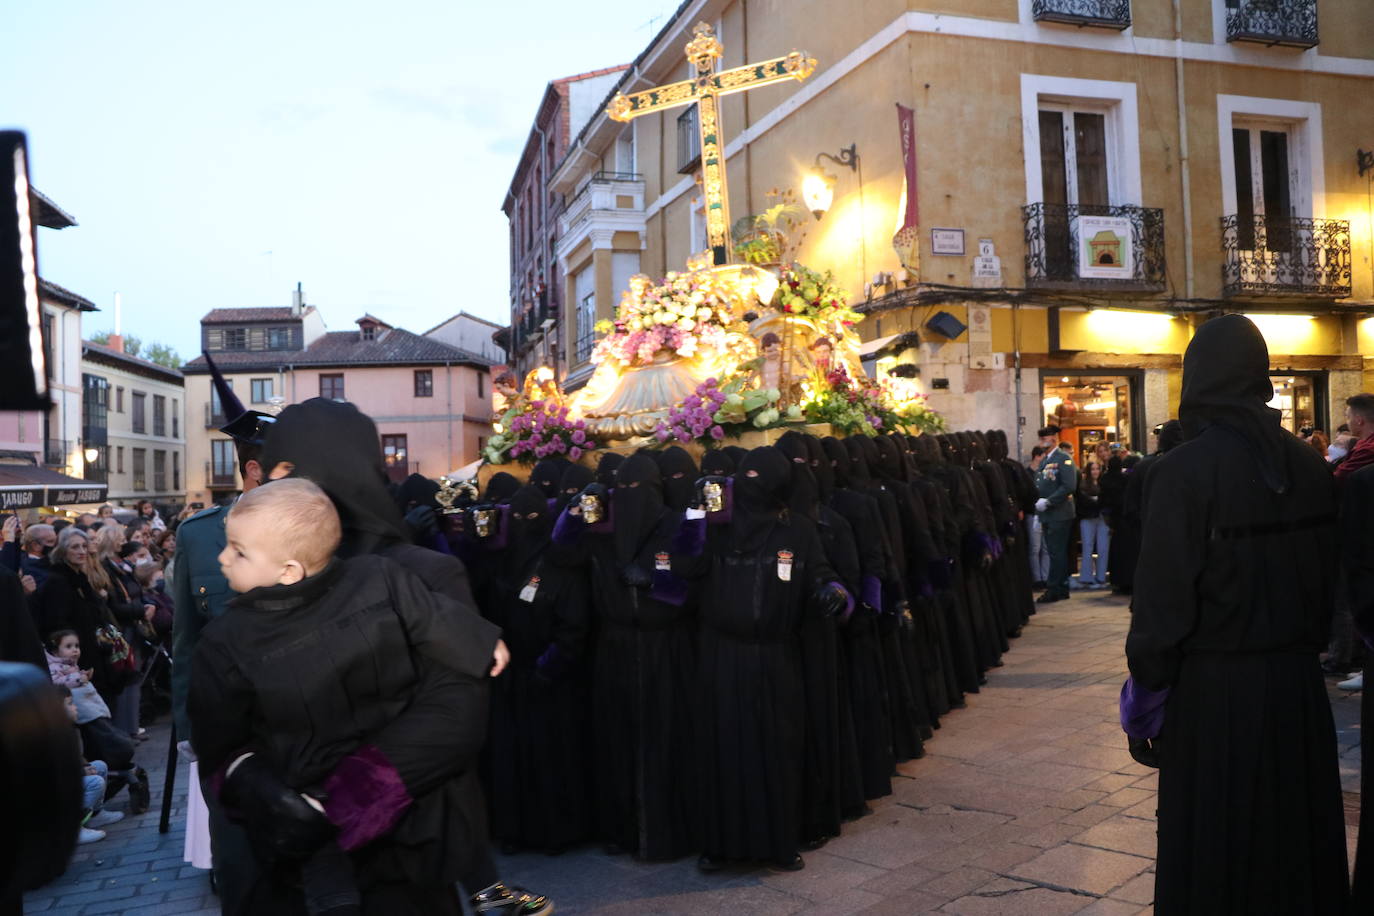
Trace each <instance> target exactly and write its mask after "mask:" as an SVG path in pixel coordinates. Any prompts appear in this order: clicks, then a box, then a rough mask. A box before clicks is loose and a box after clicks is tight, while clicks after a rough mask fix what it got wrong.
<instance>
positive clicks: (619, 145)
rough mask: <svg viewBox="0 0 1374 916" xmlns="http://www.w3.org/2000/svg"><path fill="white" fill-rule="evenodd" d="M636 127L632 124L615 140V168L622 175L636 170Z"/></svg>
mask: <svg viewBox="0 0 1374 916" xmlns="http://www.w3.org/2000/svg"><path fill="white" fill-rule="evenodd" d="M636 164H637V163H636V162H635V128H634V125H633V124H631V125H630V126H629V127H627V128H625V131H624V132H623V133H621V135H620V137H619V138H618V139H617V140H616V141H615V170H616V171H617V172H620V173H621V174H622V175H633V174H634V172H635V165H636Z"/></svg>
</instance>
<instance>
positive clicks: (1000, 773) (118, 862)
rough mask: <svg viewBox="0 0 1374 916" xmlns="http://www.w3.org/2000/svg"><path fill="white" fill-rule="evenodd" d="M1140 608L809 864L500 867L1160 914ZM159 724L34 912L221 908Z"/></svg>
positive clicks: (945, 752) (1054, 621) (1039, 629)
mask: <svg viewBox="0 0 1374 916" xmlns="http://www.w3.org/2000/svg"><path fill="white" fill-rule="evenodd" d="M1127 621H1128V612H1127V609H1126V604H1125V601H1124V600H1123V599H1120V598H1114V597H1111V596H1110V595H1107V594H1104V593H1101V592H1093V593H1078V594H1075V596H1074V597H1073V599H1071V600H1070V601H1067V602H1062V603H1059V604H1054V605H1050V606H1049V607H1047V608H1046V609H1044V610H1042V611H1041V612H1040V613H1039V614H1037V615H1036V616H1035V617H1033V618H1032V619H1031V622H1030V624H1029V625H1028V626H1027V627H1026V628H1025V632H1024V635H1023V636H1022V637H1021V638H1020V639H1018V640H1016V641H1014V643H1013V645H1012V648H1011V651H1010V652H1009V653H1008V654H1007V656H1006V659H1005V662H1006V664H1005V665H1004V667H1002V668H999V669H997V670H996V671H994V672H991V673H990V675H989V678H988V684H987V686H986V687H985V688H984V689H983V691H982V692H981V693H980V694H978V695H977V696H972V697H969V699H968V708H967V709H963V710H958V711H955V712H953V713H951V714H950V715H949V716H948V717H946V719H945V720H944V723H943V727H942V728H941V729H940V730H939V731H938V732H937V733H936V735H935V738H934V739H933V740H931V741H930V742H928V743H927V745H926V749H927V755H926V757H925V758H924V759H922V760H918V761H913V762H911V763H907V764H903V765H902V766H901V767H900V771H901V778H899V779H897V780H895V781H894V785H893V794H892V796H890V797H889V798H886V799H882V800H880V801H878V802H876V803H874V804H873V809H874V812H873V814H872V815H870V816H868V817H866V818H863V819H862V820H860V821H857V822H855V823H852V824H849V825H846V828H845V831H844V835H843V836H841V837H839V838H838V839H836V840H832V841H831V842H830V843H829V844H828V845H826V846H825V848H824V849H822V850H819V851H817V852H812V853H806V854H804V856H805V859H806V868H805V870H803V871H800V872H796V873H778V872H771V871H737V872H723V873H720V874H716V875H709V876H708V875H702V874H700V873H699V872H698V871H697V869H696V866H695V860H692V859H684V860H681V861H677V862H670V863H659V864H642V863H638V862H635V861H634V860H632V859H630V858H627V857H624V856H620V857H610V856H607V855H604V854H603V853H601V852H600V851H599V850H597V849H594V848H585V849H581V850H574V851H572V852H569V853H567V854H564V855H562V856H557V857H548V856H543V855H534V854H525V855H516V856H509V857H506V858H504V859H503V860H502V862H501V864H502V872H503V874H504V876H505V879H506V880H508V881H511V882H514V883H522V884H524V885H526V886H528V887H531V888H534V889H537V890H539V891H541V892H544V893H548V894H551V895H553V896H554V898H555V899H556V900H557V902H558V912H559V913H563V914H566V913H595V914H607V916H610V914H636V916H638V914H648V913H653V914H715V913H749V914H751V916H753V914H792V913H799V914H844V913H868V914H902V916H906V914H913V913H924V912H941V913H958V914H969V916H972V914H987V916H992V914H1017V913H1025V914H1036V916H1054V914H1061V913H1081V914H1085V916H1087V914H1113V916H1114V914H1130V913H1148V912H1150V906H1149V904H1150V902H1151V899H1152V891H1153V882H1154V875H1153V871H1152V869H1153V866H1154V853H1155V824H1154V810H1155V802H1154V799H1155V786H1156V777H1155V774H1154V771H1152V770H1149V769H1147V768H1145V767H1142V766H1140V765H1138V764H1136V763H1135V762H1134V761H1132V760H1131V758H1130V756H1129V755H1128V754H1127V753H1126V750H1125V741H1124V739H1123V736H1122V734H1121V729H1120V726H1119V725H1118V724H1117V713H1116V698H1117V693H1118V691H1119V689H1120V686H1121V681H1122V680H1123V678H1124V677H1125V659H1124V657H1123V655H1122V646H1123V644H1124V641H1125V635H1126V628H1127ZM1357 696H1358V695H1356V697H1355V698H1352V697H1346V696H1345V695H1343V694H1341V692H1340V691H1337V690H1335V689H1334V688H1333V689H1332V697H1333V708H1334V709H1335V712H1336V720H1337V728H1338V730H1339V741H1340V745H1341V764H1342V778H1343V781H1344V784H1345V788H1346V790H1347V792H1354V791H1356V790H1358V772H1359V729H1358V724H1359V702H1358V699H1357ZM151 731H152V733H153V737H152V739H151V740H150V741H148V742H147V743H146V744H144V745H143V748H142V750H141V753H140V762H141V763H142V764H143V765H144V766H145V767H147V768H148V770H149V772H150V774H152V778H153V783H154V789H155V791H154V808H153V810H152V811H150V812H149V813H148V814H145V815H142V816H141V817H138V818H131V819H126V820H125V821H124V822H121V823H119V824H116V825H114V826H113V827H112V828H110V835H109V837H108V838H107V839H106V840H104V841H102V842H100V843H96V844H93V845H91V846H83V847H79V848H78V852H77V854H76V857H75V858H74V859H73V862H72V866H71V868H70V869H69V870H68V872H67V874H66V875H64V876H63V877H62V878H61V879H60V880H59V881H57V882H55V883H54V884H52V885H51V886H49V887H46V888H44V889H42V890H40V891H37V892H35V893H32V894H30V895H28V896H27V897H26V898H25V912H35V913H37V912H51V913H63V914H68V913H70V914H82V916H84V914H87V913H92V914H94V913H130V914H134V913H138V914H145V913H146V914H154V913H159V914H160V913H168V914H171V913H200V912H217V911H218V910H217V906H216V899H215V897H214V896H213V895H212V894H211V893H210V888H209V882H208V880H207V877H206V873H205V872H202V871H199V870H197V869H194V868H192V867H190V866H189V865H185V864H184V863H183V862H182V861H181V849H182V836H183V831H182V826H181V820H182V812H183V811H184V805H185V780H186V771H185V767H184V766H183V767H181V768H180V772H179V773H178V781H177V790H176V792H175V794H174V805H173V827H172V830H171V832H169V833H168V834H166V835H159V834H158V833H157V817H158V815H157V803H158V801H159V800H160V795H161V786H162V774H163V758H164V757H165V754H166V741H167V732H166V728H165V726H163V727H159V728H154V729H151ZM154 758H157V759H156V760H155V759H154ZM1348 799H1350V800H1351V801H1350V804H1351V805H1353V804H1355V803H1357V800H1358V799H1357V798H1355V797H1354V796H1348ZM1353 814H1354V812H1353V810H1352V811H1351V814H1350V817H1349V821H1350V822H1351V823H1352V824H1353ZM1348 831H1349V834H1350V838H1351V844H1352V845H1351V850H1352V853H1353V849H1354V846H1353V841H1354V828H1353V826H1352V827H1350V828H1348Z"/></svg>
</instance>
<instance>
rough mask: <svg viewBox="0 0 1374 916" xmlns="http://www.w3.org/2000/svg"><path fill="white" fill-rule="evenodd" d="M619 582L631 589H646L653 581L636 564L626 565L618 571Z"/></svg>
mask: <svg viewBox="0 0 1374 916" xmlns="http://www.w3.org/2000/svg"><path fill="white" fill-rule="evenodd" d="M620 581H621V582H624V583H625V584H626V585H628V586H630V587H631V588H648V587H649V585H650V584H651V583H652V582H653V581H654V580H653V579H652V578H651V577H650V576H649V574H648V573H647V572H645V571H644V567H643V566H640V565H639V564H638V563H626V564H625V565H624V566H623V567H621V569H620Z"/></svg>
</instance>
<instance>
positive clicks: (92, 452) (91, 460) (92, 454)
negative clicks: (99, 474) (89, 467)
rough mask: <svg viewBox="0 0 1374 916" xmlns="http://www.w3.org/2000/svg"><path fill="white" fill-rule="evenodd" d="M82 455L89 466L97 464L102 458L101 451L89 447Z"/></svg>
mask: <svg viewBox="0 0 1374 916" xmlns="http://www.w3.org/2000/svg"><path fill="white" fill-rule="evenodd" d="M81 454H82V457H84V458H85V459H86V463H87V464H95V462H96V460H97V459H99V458H100V449H98V448H95V447H93V446H90V445H88V446H86V449H85V451H83V452H82V453H81Z"/></svg>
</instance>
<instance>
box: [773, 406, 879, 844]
mask: <svg viewBox="0 0 1374 916" xmlns="http://www.w3.org/2000/svg"><path fill="white" fill-rule="evenodd" d="M777 448H778V451H780V452H782V454H783V457H785V458H787V460H788V461H790V462H792V468H791V471H792V485H791V488H790V490H789V492H788V505H787V509H788V512H789V514H791V515H799V516H802V517H804V518H807V519H810V520H811V521H812V522H814V523H815V524H816V531H817V533H818V534H819V535H820V538H821V545H822V547H823V548H824V550H825V555H826V559H827V561H828V562H829V564H830V566H831V568H833V569H834V570H835V573H836V575H837V576H838V577H839V580H840V581H841V582H842V583H843V584H844V585H845V587H846V588H847V589H849V590H850V592H851V594H855V593H857V587H858V581H857V580H858V579H859V577H860V573H859V553H858V548H857V546H856V545H855V543H854V533H853V531H852V530H851V529H850V527H849V523H848V522H847V521H845V520H844V518H843V517H842V516H840V515H839V513H837V512H835V511H834V510H833V509H831V508H829V507H828V506H822V505H821V504H820V484H819V482H818V481H817V479H816V475H815V473H814V472H813V471H812V469H811V450H810V448H809V447H808V446H807V443H806V438H805V437H804V436H803V435H802V434H801V433H799V432H796V431H795V430H794V431H791V432H787V433H784V434H783V435H782V437H781V438H779V439H778V443H777ZM837 629H838V622H837V620H836V619H835V618H834V617H827V616H823V615H820V614H810V615H807V616H806V618H805V619H804V621H803V623H802V627H801V634H800V635H801V652H802V654H801V658H802V682H803V685H804V687H805V690H806V726H807V727H806V769H805V772H804V774H803V784H802V831H801V840H802V842H803V844H806V845H815V844H816V843H818V842H820V841H822V840H824V839H826V838H829V837H836V836H839V833H840V822H841V821H842V820H843V819H844V818H845V817H846V816H852V815H853V814H856V813H859V812H860V811H861V810H862V809H863V805H864V799H863V790H862V786H861V781H860V776H859V756H858V750H857V749H856V747H855V745H854V722H853V719H852V714H851V712H850V709H849V690H848V686H847V685H846V684H844V683H842V673H841V669H840V659H839V649H838V642H839V639H838V635H837Z"/></svg>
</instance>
